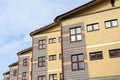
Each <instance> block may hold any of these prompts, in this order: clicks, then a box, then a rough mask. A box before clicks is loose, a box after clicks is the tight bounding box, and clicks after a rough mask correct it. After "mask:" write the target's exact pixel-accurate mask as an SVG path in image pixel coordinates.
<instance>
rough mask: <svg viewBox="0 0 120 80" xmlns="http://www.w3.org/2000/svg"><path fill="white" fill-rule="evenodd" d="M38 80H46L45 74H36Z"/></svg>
mask: <svg viewBox="0 0 120 80" xmlns="http://www.w3.org/2000/svg"><path fill="white" fill-rule="evenodd" d="M38 80H46V77H45V75H43V76H38Z"/></svg>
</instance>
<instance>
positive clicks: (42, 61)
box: [38, 56, 46, 67]
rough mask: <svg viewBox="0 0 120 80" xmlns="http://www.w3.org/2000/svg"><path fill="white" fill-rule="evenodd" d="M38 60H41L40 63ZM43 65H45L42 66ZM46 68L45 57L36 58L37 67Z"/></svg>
mask: <svg viewBox="0 0 120 80" xmlns="http://www.w3.org/2000/svg"><path fill="white" fill-rule="evenodd" d="M40 58H41V59H42V60H41V61H40ZM44 58H45V60H44ZM40 63H41V64H42V65H39V64H40ZM44 63H45V64H44ZM45 66H46V57H45V56H42V57H38V67H45Z"/></svg>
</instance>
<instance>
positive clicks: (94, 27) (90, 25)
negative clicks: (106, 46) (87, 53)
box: [87, 23, 99, 32]
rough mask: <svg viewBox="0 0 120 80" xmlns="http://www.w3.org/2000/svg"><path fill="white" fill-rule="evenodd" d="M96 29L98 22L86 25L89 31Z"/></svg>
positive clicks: (97, 28)
mask: <svg viewBox="0 0 120 80" xmlns="http://www.w3.org/2000/svg"><path fill="white" fill-rule="evenodd" d="M96 30H99V25H98V23H94V24H89V25H87V31H88V32H90V31H96Z"/></svg>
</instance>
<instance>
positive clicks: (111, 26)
mask: <svg viewBox="0 0 120 80" xmlns="http://www.w3.org/2000/svg"><path fill="white" fill-rule="evenodd" d="M112 21H117V26H113V23H112ZM107 22H110V27H107V26H106V23H107ZM104 24H105V28H106V29H109V28H115V27H118V26H119V24H118V19H112V20H107V21H105V22H104Z"/></svg>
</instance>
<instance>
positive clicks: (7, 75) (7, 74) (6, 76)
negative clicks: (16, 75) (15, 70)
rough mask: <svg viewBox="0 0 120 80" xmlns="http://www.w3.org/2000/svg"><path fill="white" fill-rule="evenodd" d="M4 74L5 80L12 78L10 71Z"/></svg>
mask: <svg viewBox="0 0 120 80" xmlns="http://www.w3.org/2000/svg"><path fill="white" fill-rule="evenodd" d="M3 75H4V80H10V71H7V72H5V73H4V74H3Z"/></svg>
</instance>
